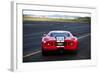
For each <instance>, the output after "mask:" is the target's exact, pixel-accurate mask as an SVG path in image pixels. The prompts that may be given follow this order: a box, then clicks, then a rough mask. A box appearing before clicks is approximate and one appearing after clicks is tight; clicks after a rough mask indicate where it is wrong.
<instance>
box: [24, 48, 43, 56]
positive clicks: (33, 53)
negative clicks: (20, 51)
mask: <svg viewBox="0 0 100 73" xmlns="http://www.w3.org/2000/svg"><path fill="white" fill-rule="evenodd" d="M40 52H41V50H39V51H36V52H32V53H29V54H27V55H25V56H23V58H25V57H28V56H31V55H35V54H37V53H40Z"/></svg>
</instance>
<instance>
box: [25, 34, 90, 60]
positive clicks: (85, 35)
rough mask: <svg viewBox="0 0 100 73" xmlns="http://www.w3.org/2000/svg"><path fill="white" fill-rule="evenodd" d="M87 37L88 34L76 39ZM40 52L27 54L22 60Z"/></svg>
mask: <svg viewBox="0 0 100 73" xmlns="http://www.w3.org/2000/svg"><path fill="white" fill-rule="evenodd" d="M89 35H90V34H86V35H84V36H80V37H78V39H82V38H85V37H87V36H89ZM40 52H41V50H39V51H36V52H32V53H29V54H27V55H25V56H23V58H26V57H29V56H31V55H35V54H37V53H40Z"/></svg>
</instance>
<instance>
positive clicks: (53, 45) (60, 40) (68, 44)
mask: <svg viewBox="0 0 100 73" xmlns="http://www.w3.org/2000/svg"><path fill="white" fill-rule="evenodd" d="M77 49H78V41H77V38H76V37H74V36H73V35H72V34H71V33H70V32H69V31H51V32H49V33H48V34H47V35H46V36H44V37H43V38H42V54H46V53H48V52H51V51H59V50H60V51H77Z"/></svg>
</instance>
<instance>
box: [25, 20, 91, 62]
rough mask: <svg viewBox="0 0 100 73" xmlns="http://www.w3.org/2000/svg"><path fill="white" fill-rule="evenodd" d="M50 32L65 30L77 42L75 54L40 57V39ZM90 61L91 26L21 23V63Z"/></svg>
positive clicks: (67, 23)
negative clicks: (74, 35) (76, 39)
mask: <svg viewBox="0 0 100 73" xmlns="http://www.w3.org/2000/svg"><path fill="white" fill-rule="evenodd" d="M51 30H67V31H70V32H71V33H74V34H76V37H77V38H78V41H79V46H78V48H79V51H78V53H77V54H56V55H49V56H42V53H41V46H40V45H41V37H42V35H43V33H48V32H49V31H51ZM85 59H91V25H90V24H89V23H73V22H44V21H42V22H41V21H40V22H39V21H38V22H36V21H34V22H27V21H26V22H23V62H41V61H60V60H85Z"/></svg>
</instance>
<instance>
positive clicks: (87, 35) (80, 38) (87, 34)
mask: <svg viewBox="0 0 100 73" xmlns="http://www.w3.org/2000/svg"><path fill="white" fill-rule="evenodd" d="M89 35H90V34H89V33H88V34H86V35H84V36H80V37H78V39H82V38H84V37H87V36H89Z"/></svg>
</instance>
